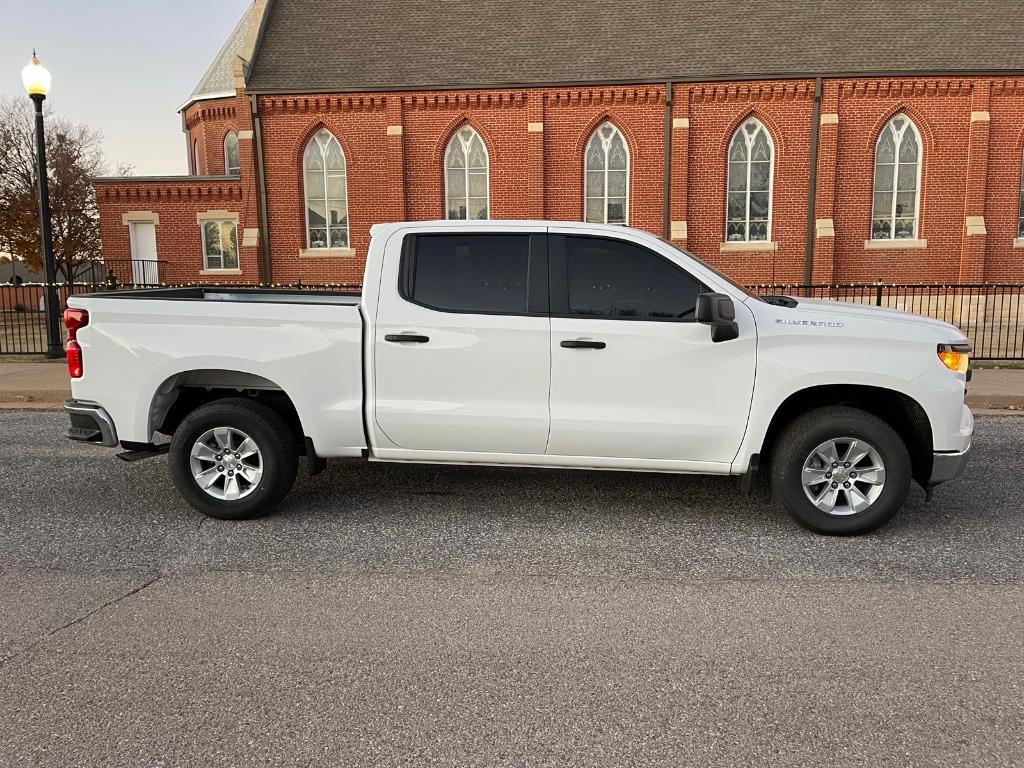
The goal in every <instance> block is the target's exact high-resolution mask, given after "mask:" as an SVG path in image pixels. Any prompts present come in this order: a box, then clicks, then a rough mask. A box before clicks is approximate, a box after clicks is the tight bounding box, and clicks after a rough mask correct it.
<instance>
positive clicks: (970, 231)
mask: <svg viewBox="0 0 1024 768" xmlns="http://www.w3.org/2000/svg"><path fill="white" fill-rule="evenodd" d="M990 88H991V84H990V83H987V82H984V83H977V84H976V85H975V87H974V89H973V91H972V92H971V124H970V134H969V139H968V149H967V179H966V185H965V189H964V229H963V233H964V234H963V240H962V243H961V246H960V282H961V283H980V282H982V281H983V280H984V279H985V245H986V242H985V241H986V240H987V231H986V229H985V192H986V186H987V182H988V133H989V112H988V105H989V93H990Z"/></svg>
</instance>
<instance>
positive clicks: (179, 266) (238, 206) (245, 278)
mask: <svg viewBox="0 0 1024 768" xmlns="http://www.w3.org/2000/svg"><path fill="white" fill-rule="evenodd" d="M96 193H97V198H98V202H99V209H100V236H101V237H102V239H103V256H104V260H105V261H106V263H107V264H108V265H109V266H110V267H112V271H113V272H114V273H115V275H116V277H117V279H118V282H119V283H126V282H130V281H131V268H130V266H129V265H128V261H129V260H130V259H131V257H132V254H131V242H130V238H129V233H128V226H127V225H126V224H125V223H124V222H123V220H122V216H123V215H124V214H126V213H129V212H138V211H150V212H153V213H157V214H159V217H160V221H159V223H158V224H157V225H156V249H157V259H158V261H160V262H165V263H161V264H160V265H159V269H160V280H161V282H165V283H178V282H254V283H255V282H258V281H259V263H258V256H257V249H256V248H242V247H241V242H242V233H243V229H244V228H245V227H247V226H248V227H255V226H257V224H256V221H254V220H249V219H247V218H246V217H245V216H244V215H243V214H244V211H245V208H244V203H243V199H242V185H241V184H240V183H239V182H238V181H230V180H223V181H221V180H217V181H211V180H191V179H189V178H188V177H183V178H182V179H181V180H180V181H179V180H175V181H159V180H153V181H123V182H122V181H118V182H112V183H101V184H98V185H97V189H96ZM210 210H216V211H221V210H224V211H230V212H232V213H239V214H240V218H239V222H238V241H239V246H240V247H239V266H240V267H241V270H242V273H241V274H240V275H234V274H232V275H201V274H200V272H201V270H202V269H203V242H202V235H201V233H200V228H199V223H198V222H197V220H196V215H197V214H199V213H202V212H205V211H210Z"/></svg>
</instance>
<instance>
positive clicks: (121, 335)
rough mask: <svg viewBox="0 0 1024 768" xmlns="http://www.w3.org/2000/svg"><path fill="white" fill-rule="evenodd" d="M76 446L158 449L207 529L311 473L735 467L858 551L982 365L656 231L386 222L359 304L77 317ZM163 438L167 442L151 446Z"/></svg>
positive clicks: (354, 300)
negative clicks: (757, 287) (361, 465)
mask: <svg viewBox="0 0 1024 768" xmlns="http://www.w3.org/2000/svg"><path fill="white" fill-rule="evenodd" d="M68 304H69V309H68V310H67V311H66V313H65V323H66V324H67V326H68V328H69V337H70V340H69V342H68V363H69V368H70V370H71V374H72V392H73V396H74V399H72V400H69V401H68V402H67V404H66V410H67V412H68V414H69V415H70V419H71V429H70V430H69V437H71V438H73V439H76V440H84V441H90V442H96V443H100V444H102V445H104V446H109V447H114V446H118V445H120V446H121V447H122V448H123V449H125V453H123V454H121V456H122V457H124V458H127V459H134V458H138V457H144V456H148V455H153V454H157V453H160V452H163V450H167V451H168V453H169V461H170V467H171V473H172V475H173V478H174V481H175V483H176V485H177V487H178V489H179V490H180V491H181V493H182V495H183V496H184V497H185V499H186V500H187V501H188V502H189V503H190V504H191V505H192V506H194V507H195V508H196V509H198V510H199V511H201V512H203V513H205V514H207V515H211V516H213V517H218V518H228V519H242V518H250V517H254V516H256V515H258V514H260V513H262V512H264V511H266V510H268V509H269V508H270V507H272V506H273V505H275V504H277V503H278V502H280V501H281V500H282V499H283V498H284V496H285V495H286V494H287V493H288V491H289V489H290V488H291V486H292V483H293V482H294V479H295V474H296V471H297V464H298V457H299V456H300V455H303V454H304V455H305V456H306V460H307V467H308V469H309V471H310V472H317V471H319V470H321V469H322V468H323V467H324V465H325V463H326V462H325V460H326V459H328V458H331V457H341V456H347V457H359V456H362V457H366V458H368V459H370V460H371V461H393V462H402V461H404V462H434V463H443V464H488V465H505V466H530V467H574V468H580V469H613V470H635V471H642V472H676V473H702V474H715V475H739V476H742V478H743V482H742V483H741V487H742V488H744V489H745V490H749V489H750V487H751V485H752V480H753V478H754V477H755V475H756V473H757V472H758V471H759V470H770V472H769V473H770V478H771V485H772V490H773V493H774V496H775V499H776V500H777V502H778V503H779V504H781V505H782V506H783V507H784V508H785V509H786V510H788V511H789V512H790V513H791V514H792V516H793V517H794V518H795V519H796V520H797V521H798V522H799V523H801V524H802V525H804V526H805V527H807V528H810V529H811V530H814V531H818V532H821V533H827V534H857V533H863V532H865V531H869V530H872V529H874V528H876V527H878V526H879V525H882V524H883V523H885V522H886V521H888V520H889V519H891V518H892V516H893V515H894V514H895V513H896V512H897V510H898V509H899V508H900V507H901V505H902V504H903V502H904V499H905V497H906V495H907V492H908V490H909V487H910V482H911V480H912V479H914V480H916V481H917V482H919V483H920V484H921V485H922V486H923V487H924V488H925V489H926V490H927V491H928V492H929V495H930V491H931V488H932V487H933V486H934V485H936V484H938V483H941V482H943V481H946V480H950V479H952V478H953V477H955V476H956V475H958V474H959V473H960V471H961V470H962V468H963V466H964V463H965V461H966V459H967V456H968V451H969V449H970V446H971V437H972V434H973V427H974V420H973V417H972V416H971V412H970V411H969V410H968V409H967V407H966V406H965V404H964V395H965V391H966V384H967V380H968V378H969V371H968V353H969V351H970V348H969V347H968V345H967V340H966V338H965V337H964V335H963V334H962V333H961V332H960V331H959V330H957V329H956V328H955V327H953V326H951V325H947V324H945V323H941V322H937V321H935V320H931V319H928V318H924V317H919V316H915V315H909V314H904V313H901V312H894V311H888V310H883V309H877V308H875V307H868V306H861V305H855V304H844V303H838V302H831V301H815V300H809V299H803V298H795V299H794V298H788V297H769V298H768V299H767V300H765V299H761V298H757V297H755V296H753V295H751V294H749V293H748V292H747V291H745V290H744V289H743V288H741V287H739V286H738V285H736V284H735V283H733V282H732V281H730V280H729V279H728V278H726V277H725V276H723V275H722V274H720V273H719V272H717V271H716V270H714V269H712V268H711V267H709V266H708V265H707V264H704V263H702V262H701V261H700V260H698V259H697V258H696V257H694V256H693V255H691V254H689V253H687V252H685V251H682V250H679V249H678V248H676V247H675V246H673V245H672V244H671V243H668V242H666V241H663V240H660V239H659V238H657V237H654V236H652V235H650V234H648V233H646V232H641V231H638V230H634V229H628V228H624V227H618V226H600V225H591V224H580V223H555V222H543V221H483V222H416V223H398V224H385V225H377V226H375V227H374V228H373V230H372V241H371V244H370V248H369V251H368V254H367V261H366V274H365V279H364V283H363V291H362V293H361V294H353V293H314V292H301V291H281V290H268V289H267V290H264V289H226V288H216V287H209V288H200V287H197V288H185V289H159V290H137V291H130V292H110V293H98V294H92V295H85V296H76V297H74V298H72V299H70V300H69V302H68ZM156 433H162V434H166V435H170V436H171V441H170V443H169V448H168V444H167V443H166V442H165V443H164V445H161V446H157V445H156V444H154V442H153V440H154V435H155V434H156Z"/></svg>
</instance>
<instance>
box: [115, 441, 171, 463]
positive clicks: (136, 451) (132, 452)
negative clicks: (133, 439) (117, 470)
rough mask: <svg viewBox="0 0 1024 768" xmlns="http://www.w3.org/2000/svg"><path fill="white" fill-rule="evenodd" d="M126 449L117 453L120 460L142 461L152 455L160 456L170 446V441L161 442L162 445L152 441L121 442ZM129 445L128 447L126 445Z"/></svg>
mask: <svg viewBox="0 0 1024 768" xmlns="http://www.w3.org/2000/svg"><path fill="white" fill-rule="evenodd" d="M121 445H123V446H124V447H125V448H128V450H127V451H123V452H121V453H119V454H117V458H119V459H120V460H121V461H142V460H143V459H151V458H153V457H154V456H161V455H163V454H165V453H167V451H168V450H170V448H171V444H170V443H163V444H162V445H153V443H128V444H126V443H121ZM129 445H130V446H131V447H130V448H129V447H128V446H129Z"/></svg>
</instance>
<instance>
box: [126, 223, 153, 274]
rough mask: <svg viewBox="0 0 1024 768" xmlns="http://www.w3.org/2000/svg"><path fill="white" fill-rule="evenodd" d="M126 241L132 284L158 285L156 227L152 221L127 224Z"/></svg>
mask: <svg viewBox="0 0 1024 768" xmlns="http://www.w3.org/2000/svg"><path fill="white" fill-rule="evenodd" d="M128 239H129V242H130V244H131V249H132V282H133V283H135V284H136V285H159V284H160V274H159V272H158V270H157V258H156V225H155V224H154V223H153V222H152V221H131V222H128Z"/></svg>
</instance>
